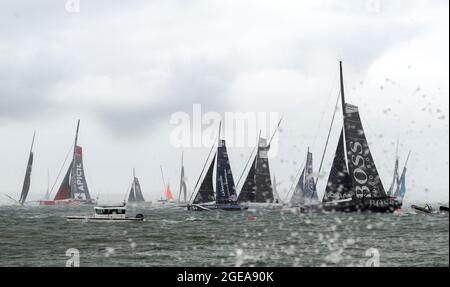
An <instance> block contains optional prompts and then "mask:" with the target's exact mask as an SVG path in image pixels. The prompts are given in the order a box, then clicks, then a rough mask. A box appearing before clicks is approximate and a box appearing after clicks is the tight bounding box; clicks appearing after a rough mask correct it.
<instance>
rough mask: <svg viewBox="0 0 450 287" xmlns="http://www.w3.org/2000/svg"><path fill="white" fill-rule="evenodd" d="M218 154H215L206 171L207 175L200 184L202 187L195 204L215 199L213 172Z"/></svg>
mask: <svg viewBox="0 0 450 287" xmlns="http://www.w3.org/2000/svg"><path fill="white" fill-rule="evenodd" d="M215 158H216V155H214V156H213V158H212V161H211V164H210V166H209V168H208V171H207V172H206V175H205V177H204V178H203V181H202V183H201V185H200V188H199V190H198V192H197V194H196V196H195V198H194V201H193V203H194V204H201V203H208V202H212V201H214V200H215V196H214V186H213V173H214V163H215Z"/></svg>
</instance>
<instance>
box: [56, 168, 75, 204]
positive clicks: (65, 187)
mask: <svg viewBox="0 0 450 287" xmlns="http://www.w3.org/2000/svg"><path fill="white" fill-rule="evenodd" d="M72 163H73V161H72ZM72 163H70V165H69V168H68V169H67V172H66V175H65V176H64V179H63V181H62V182H61V185H60V187H59V189H58V192H57V193H56V195H55V199H54V200H64V199H70V198H71V193H70V172H71V170H72Z"/></svg>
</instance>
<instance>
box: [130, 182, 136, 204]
mask: <svg viewBox="0 0 450 287" xmlns="http://www.w3.org/2000/svg"><path fill="white" fill-rule="evenodd" d="M128 202H136V195H135V193H134V183H133V184H132V185H131V189H130V193H129V194H128Z"/></svg>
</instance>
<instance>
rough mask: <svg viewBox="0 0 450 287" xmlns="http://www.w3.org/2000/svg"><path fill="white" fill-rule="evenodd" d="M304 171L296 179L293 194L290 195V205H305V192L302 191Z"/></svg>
mask: <svg viewBox="0 0 450 287" xmlns="http://www.w3.org/2000/svg"><path fill="white" fill-rule="evenodd" d="M304 178H305V169H303V171H302V174H301V175H300V178H299V179H298V182H297V185H296V186H295V189H294V193H293V194H292V197H291V200H290V203H291V204H292V205H301V204H304V203H305V191H304V188H303V187H304V181H303V179H304Z"/></svg>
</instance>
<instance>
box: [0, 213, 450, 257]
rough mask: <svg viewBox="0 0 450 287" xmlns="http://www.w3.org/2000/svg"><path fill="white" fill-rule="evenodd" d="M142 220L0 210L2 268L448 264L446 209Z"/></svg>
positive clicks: (180, 215)
mask: <svg viewBox="0 0 450 287" xmlns="http://www.w3.org/2000/svg"><path fill="white" fill-rule="evenodd" d="M129 211H130V214H133V213H144V215H145V217H146V221H145V222H133V223H82V222H67V221H66V220H65V219H64V218H63V216H65V215H69V214H70V215H73V214H86V215H89V214H91V213H92V207H87V206H84V207H76V208H73V207H72V208H67V207H5V206H4V207H0V266H65V264H66V260H67V259H68V258H69V257H66V250H67V249H69V248H76V249H78V250H79V252H80V265H81V266H348V265H358V266H361V265H362V266H364V265H365V264H366V263H367V262H368V260H372V261H369V262H374V261H377V258H378V256H377V255H378V254H379V264H380V266H449V217H448V214H433V215H424V214H411V213H404V214H403V215H397V214H311V215H298V214H295V213H294V212H292V211H290V210H284V211H274V210H261V211H256V212H255V213H253V214H254V215H255V216H256V217H257V219H256V221H248V218H247V216H248V214H249V213H250V212H249V211H246V212H226V211H215V212H188V211H184V210H177V209H167V208H156V207H147V208H145V209H142V208H141V209H139V208H134V209H133V208H130V210H129Z"/></svg>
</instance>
